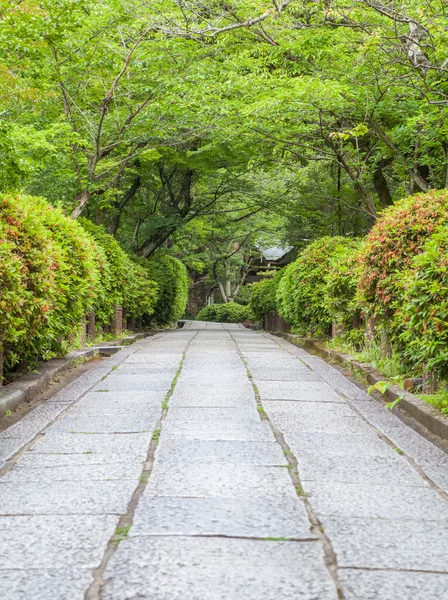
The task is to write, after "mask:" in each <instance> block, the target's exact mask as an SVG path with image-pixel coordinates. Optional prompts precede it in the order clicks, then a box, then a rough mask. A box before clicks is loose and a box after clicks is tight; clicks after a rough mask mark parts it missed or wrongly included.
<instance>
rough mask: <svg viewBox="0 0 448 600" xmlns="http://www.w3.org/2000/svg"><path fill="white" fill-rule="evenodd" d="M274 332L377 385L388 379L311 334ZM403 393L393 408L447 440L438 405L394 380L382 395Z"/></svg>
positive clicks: (444, 420) (391, 397) (389, 397)
mask: <svg viewBox="0 0 448 600" xmlns="http://www.w3.org/2000/svg"><path fill="white" fill-rule="evenodd" d="M270 333H273V335H277V336H279V337H282V338H283V339H285V340H287V341H288V342H291V344H295V345H296V346H300V347H301V348H304V349H305V350H309V351H310V352H311V353H312V354H318V355H319V356H320V357H321V358H323V359H327V360H329V361H330V362H333V363H337V364H339V365H341V366H346V365H347V364H348V365H350V367H352V368H353V369H358V370H359V371H361V373H363V374H364V375H365V376H366V377H367V381H368V382H369V383H370V384H371V385H374V384H375V383H378V382H379V381H388V380H387V379H386V378H385V377H384V375H382V374H381V373H380V372H379V371H376V370H375V369H373V368H372V367H371V366H370V365H368V364H365V363H361V362H359V361H357V360H355V359H354V358H353V357H352V356H351V355H350V354H343V353H341V352H337V351H336V350H331V349H329V348H325V346H323V345H322V343H321V342H319V341H318V340H315V339H312V338H304V337H301V336H298V335H293V334H291V333H282V332H270ZM400 396H401V397H402V399H401V400H400V403H399V405H398V406H397V407H395V408H394V409H392V412H395V413H397V412H399V411H403V412H404V413H406V414H408V415H409V416H411V417H412V418H413V419H415V420H416V421H417V422H418V423H419V424H420V425H422V426H423V427H425V428H426V429H427V430H428V431H429V432H430V433H432V434H433V435H436V436H438V437H440V438H442V439H443V440H448V417H445V416H444V415H442V414H441V413H440V412H439V411H438V410H437V409H436V408H434V407H433V406H431V405H430V404H428V403H427V402H424V401H423V400H420V398H418V397H417V396H415V394H411V393H410V392H406V391H405V390H403V389H402V388H400V387H398V386H397V385H394V384H391V385H390V386H389V388H388V389H387V391H386V392H385V394H384V395H383V398H384V399H386V400H387V401H388V402H393V401H394V400H397V399H398V398H400Z"/></svg>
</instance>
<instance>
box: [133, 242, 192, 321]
mask: <svg viewBox="0 0 448 600" xmlns="http://www.w3.org/2000/svg"><path fill="white" fill-rule="evenodd" d="M140 264H141V265H142V266H144V267H145V269H146V270H147V272H148V274H149V277H150V278H151V279H152V280H154V281H155V282H156V284H157V286H158V297H157V303H156V305H155V308H154V317H153V319H152V322H153V323H154V324H155V325H158V326H161V327H164V326H166V325H171V324H172V323H175V322H176V321H178V320H179V319H180V318H181V317H182V315H183V314H184V312H185V308H186V306H187V301H188V289H189V279H188V272H187V269H186V267H185V265H184V264H183V263H182V262H181V261H180V260H178V259H177V258H174V257H173V256H169V255H168V254H163V255H159V256H157V257H155V258H153V259H151V260H144V261H141V263H140Z"/></svg>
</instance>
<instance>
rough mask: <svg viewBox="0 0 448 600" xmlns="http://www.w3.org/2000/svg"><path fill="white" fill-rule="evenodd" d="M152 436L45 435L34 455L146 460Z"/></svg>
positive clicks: (133, 434)
mask: <svg viewBox="0 0 448 600" xmlns="http://www.w3.org/2000/svg"><path fill="white" fill-rule="evenodd" d="M150 442H151V435H150V434H148V433H128V434H122V435H114V434H92V435H83V434H75V433H52V434H49V433H47V434H45V436H44V437H43V438H42V439H41V440H39V441H38V442H37V443H36V444H35V445H34V446H33V448H32V449H31V450H30V452H32V453H44V454H87V453H88V454H109V455H110V456H116V457H118V456H122V457H123V456H130V455H131V456H133V457H134V458H135V460H140V459H141V460H145V458H146V455H147V453H148V448H149V444H150Z"/></svg>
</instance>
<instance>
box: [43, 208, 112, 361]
mask: <svg viewBox="0 0 448 600" xmlns="http://www.w3.org/2000/svg"><path fill="white" fill-rule="evenodd" d="M33 205H34V207H35V209H36V210H37V211H38V212H39V213H40V215H41V219H42V223H43V224H44V226H45V227H47V229H49V231H50V232H51V237H52V239H53V241H54V242H55V243H56V244H57V245H58V247H59V250H60V260H59V263H58V264H57V265H56V269H55V281H56V297H55V300H54V301H55V311H53V312H52V315H51V323H52V332H53V338H54V339H53V344H52V347H51V350H53V351H54V352H57V353H61V352H66V351H67V350H68V346H69V344H70V341H69V338H70V337H72V336H73V334H74V332H76V330H77V329H78V328H79V327H80V324H81V321H82V319H83V318H84V317H85V315H86V313H87V312H89V311H90V310H92V308H93V306H94V303H95V298H96V297H97V294H98V292H99V288H100V285H101V283H100V281H101V269H100V262H101V260H100V259H99V254H100V252H101V251H100V249H99V248H98V245H97V244H96V243H95V242H94V241H93V240H92V238H91V237H90V235H89V234H88V233H86V231H85V230H84V228H83V227H82V226H81V225H80V224H79V223H78V222H76V221H73V220H72V219H68V218H67V217H66V216H65V215H64V214H63V213H62V211H61V210H60V209H58V208H54V207H52V206H50V205H49V204H48V203H47V202H46V201H45V200H43V199H42V198H33ZM102 260H103V261H104V259H102Z"/></svg>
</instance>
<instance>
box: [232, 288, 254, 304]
mask: <svg viewBox="0 0 448 600" xmlns="http://www.w3.org/2000/svg"><path fill="white" fill-rule="evenodd" d="M252 289H253V286H252V285H251V284H246V285H243V286H241V287H240V289H239V291H238V294H237V295H236V296H235V298H234V300H235V302H236V303H237V304H242V305H243V306H247V305H248V304H249V302H250V298H251V295H252Z"/></svg>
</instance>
